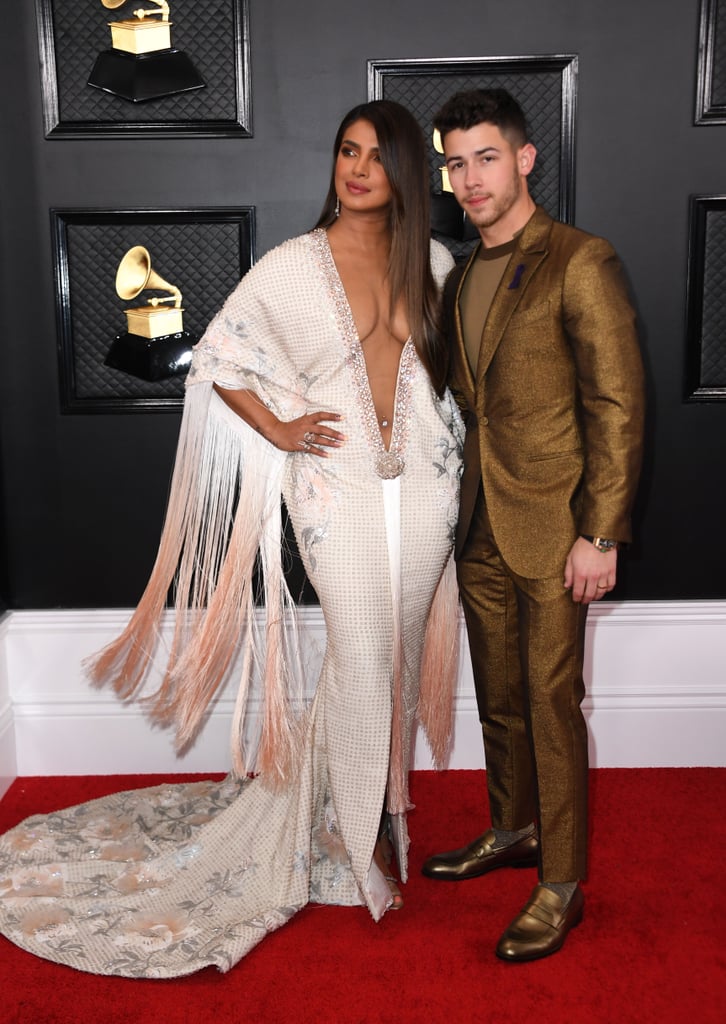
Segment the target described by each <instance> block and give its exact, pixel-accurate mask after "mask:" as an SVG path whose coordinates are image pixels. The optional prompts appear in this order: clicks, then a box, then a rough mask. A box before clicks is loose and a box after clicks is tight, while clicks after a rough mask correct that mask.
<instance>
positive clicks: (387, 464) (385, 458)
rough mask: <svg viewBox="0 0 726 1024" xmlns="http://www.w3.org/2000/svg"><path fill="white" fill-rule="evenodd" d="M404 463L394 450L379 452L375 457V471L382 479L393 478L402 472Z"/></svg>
mask: <svg viewBox="0 0 726 1024" xmlns="http://www.w3.org/2000/svg"><path fill="white" fill-rule="evenodd" d="M404 465H405V463H404V461H403V459H402V458H401V456H400V455H396V453H395V452H381V454H380V455H378V456H377V457H376V473H377V474H378V476H379V477H380V478H381V479H382V480H395V479H396V477H397V476H400V475H401V473H403V467H404Z"/></svg>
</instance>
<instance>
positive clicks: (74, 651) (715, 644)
mask: <svg viewBox="0 0 726 1024" xmlns="http://www.w3.org/2000/svg"><path fill="white" fill-rule="evenodd" d="M128 615H129V612H128V611H99V610H95V611H94V610H91V611H17V612H10V613H8V614H7V615H6V616H4V617H3V619H0V795H1V793H2V792H3V791H4V789H3V787H5V788H7V785H8V784H9V782H10V781H12V779H13V778H14V777H15V776H16V775H20V776H27V775H85V774H92V775H103V774H116V773H119V774H125V773H134V772H138V773H149V772H170V773H171V772H217V771H226V770H227V768H228V767H229V753H228V746H229V727H230V722H231V714H232V705H233V694H232V687H231V686H230V687H229V688H228V690H227V691H225V692H224V693H223V694H222V695H221V697H220V699H219V700H218V701H217V703H216V705H215V707H214V709H213V711H212V712H211V713H210V715H209V718H208V721H207V722H206V724H205V726H204V729H203V731H202V733H201V734H200V736H199V738H198V740H197V742H196V743H195V745H194V747H193V748H192V749H191V750H190V751H189V752H188V753H187V754H185V756H184V757H177V756H176V754H175V753H174V750H173V745H172V737H171V734H170V733H169V732H167V731H161V730H157V729H152V728H151V727H150V726H149V723H148V721H147V719H145V718H144V717H143V716H142V714H141V711H140V709H139V707H138V705H135V704H128V705H125V704H122V703H120V702H119V701H118V700H117V699H116V698H115V697H114V696H113V695H112V694H111V693H109V692H106V691H103V690H102V691H98V690H94V689H92V688H91V687H89V686H88V684H87V683H86V681H85V679H84V677H83V674H82V670H81V661H82V660H83V658H85V657H86V656H88V655H89V654H90V653H92V652H94V651H96V650H98V649H99V648H100V647H102V646H103V645H104V644H105V643H107V642H108V641H109V640H111V639H112V638H113V637H114V636H116V635H117V634H118V632H119V631H120V629H121V628H122V627H123V625H124V624H125V622H126V620H127V618H128ZM300 617H301V620H302V625H303V634H304V636H305V638H306V639H305V654H306V659H307V661H308V662H309V667H310V676H311V679H312V680H313V681H314V678H315V675H316V671H317V665H318V664H319V660H320V657H321V652H322V649H323V647H324V643H325V629H324V624H323V620H322V615H321V612H320V609H319V608H318V607H306V608H302V609H301V611H300ZM724 652H726V602H723V601H718V602H716V601H692V602H626V603H622V604H617V603H611V604H600V605H596V606H594V607H593V608H592V609H591V612H590V615H589V618H588V627H587V657H586V680H587V684H588V696H587V698H586V700H585V705H584V707H585V714H586V717H587V719H588V724H589V728H590V736H591V763H592V765H593V766H594V767H601V768H608V767H680V766H696V765H701V766H724V765H726V743H724V737H725V736H726V671H724ZM152 683H153V680H152ZM414 767H415V768H416V769H428V768H430V767H431V761H430V758H429V754H428V750H427V748H426V745H425V741H424V740H423V738H422V737H419V738H418V739H417V743H416V751H415V759H414ZM449 767H451V768H482V767H484V757H483V752H482V744H481V731H480V727H479V722H478V716H477V712H476V702H475V698H474V689H473V681H472V675H471V667H470V665H469V658H468V650H467V646H466V638H465V636H464V631H463V629H462V661H461V670H460V675H459V683H458V689H457V695H456V703H455V730H454V744H453V748H452V751H451V756H450V759H449Z"/></svg>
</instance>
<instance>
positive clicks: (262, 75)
mask: <svg viewBox="0 0 726 1024" xmlns="http://www.w3.org/2000/svg"><path fill="white" fill-rule="evenodd" d="M88 7H89V14H88V16H89V17H93V16H95V15H96V14H97V12H96V11H95V9H94V4H93V3H92V2H89V5H88ZM198 8H201V9H203V8H204V4H200V5H198ZM99 9H101V8H100V4H99ZM698 9H699V4H698V2H697V0H638V2H637V3H633V0H610V2H609V3H607V4H604V3H602V0H513V2H510V3H501V2H500V0H456V2H455V3H453V4H451V5H450V6H449V8H448V10H445V8H444V6H442V5H441V4H440V3H436V2H434V0H397V2H396V3H395V4H393V3H391V2H390V0H367V3H366V4H364V5H362V6H361V5H357V6H354V7H353V8H351V7H350V6H345V5H341V4H340V3H337V2H335V3H334V2H332V0H310V2H308V3H306V4H300V3H299V2H298V0H252V2H251V39H252V103H253V125H254V137H253V138H251V139H237V140H232V139H166V140H165V139H141V140H131V139H129V140H125V139H104V138H95V139H94V138H91V139H86V140H62V139H56V140H46V139H44V137H43V127H42V116H41V94H40V89H41V77H40V72H39V58H38V47H37V35H36V25H35V17H34V10H33V4H32V3H30V2H28V3H24V4H20V5H16V7H15V9H14V12H13V18H12V19H11V20H10V21H9V22H8V24H7V25H6V27H5V31H4V32H3V33H2V40H1V42H0V46H2V53H1V54H0V75H1V76H2V78H1V79H0V90H1V91H0V95H1V96H2V98H3V102H2V105H1V107H2V112H1V113H0V117H1V118H2V140H3V155H2V167H1V170H0V174H1V180H0V214H1V216H2V227H1V237H0V245H1V246H2V249H1V252H0V256H1V259H2V263H1V269H0V275H1V276H0V342H1V343H2V367H3V372H2V374H0V402H1V405H0V445H1V454H2V458H1V461H0V468H1V471H2V475H1V476H0V496H1V497H2V501H3V503H4V507H3V508H2V510H1V511H2V515H1V516H0V528H2V529H4V544H5V549H6V554H7V566H6V571H5V572H0V585H1V586H3V587H4V590H5V593H4V600H5V603H6V604H8V605H9V606H10V607H17V608H44V607H56V606H61V607H96V606H99V607H104V606H128V605H131V604H133V603H135V601H136V599H137V597H138V595H139V592H140V589H141V587H142V585H143V582H144V580H145V578H146V575H147V573H148V570H149V567H150V564H151V562H152V559H153V555H154V551H155V546H156V542H157V539H158V532H159V526H160V522H161V518H162V513H163V506H164V500H165V496H166V491H167V485H168V479H169V474H170V467H171V460H172V457H173V452H174V445H175V437H176V432H177V430H178V423H179V418H178V414H177V413H171V414H169V413H161V414H143V415H139V414H133V415H128V414H126V415H118V414H117V415H61V414H60V403H59V386H58V362H57V351H56V345H57V338H56V325H55V313H54V299H53V266H52V251H51V243H50V231H49V216H48V210H49V208H50V207H109V206H110V207H116V208H134V207H137V206H143V207H152V208H153V207H166V208H169V207H172V208H174V207H197V206H246V205H254V206H255V207H256V211H257V212H256V223H257V256H258V257H259V256H260V255H262V253H264V252H265V251H266V250H267V249H269V248H270V247H271V246H272V245H273V244H276V243H277V242H279V241H281V240H282V239H284V238H286V237H289V236H290V235H293V234H296V233H298V232H300V231H303V230H305V229H306V228H308V227H309V226H310V225H311V224H312V223H313V222H314V220H315V217H316V215H317V212H318V209H319V206H320V203H321V200H322V196H323V194H324V191H325V187H326V183H327V176H328V172H329V159H330V157H329V149H330V144H331V139H332V135H333V132H334V130H335V127H336V126H337V123H338V121H339V119H340V117H341V116H342V114H343V113H345V111H346V110H347V109H349V108H350V107H351V106H353V105H354V104H355V103H358V102H360V101H362V100H364V99H365V98H366V60H367V59H369V58H377V59H381V58H406V57H410V58H430V57H455V56H502V55H515V54H554V53H576V54H578V55H579V62H580V63H579V89H578V120H577V163H576V166H577V173H576V218H575V219H576V222H577V223H578V225H579V226H581V227H583V228H585V229H587V230H589V231H593V232H596V233H599V234H603V235H605V236H606V237H608V238H609V239H610V240H611V241H612V242H613V243H614V245H615V246H616V248H617V249H618V251H619V253H620V255H621V256H622V258H623V260H624V263H625V265H626V267H627V270H628V273H629V276H630V279H631V281H632V285H633V289H634V292H635V294H636V298H637V302H638V307H639V312H640V316H641V325H642V337H643V345H644V350H645V356H646V361H647V367H648V375H649V384H650V413H649V437H648V454H647V460H646V468H645V474H644V479H643V486H642V489H641V494H640V498H639V502H638V507H637V511H636V529H637V535H638V540H637V542H636V544H635V545H634V547H633V549H632V550H631V552H630V555H629V557H628V558H627V560H626V563H625V568H624V571H623V574H622V575H623V579H622V582H621V585H620V586H619V589H618V592H617V596H619V597H621V598H631V599H683V598H723V597H726V531H725V530H724V527H723V524H724V485H723V483H722V481H723V476H724V473H723V466H724V457H723V453H724V448H725V447H726V444H725V442H726V404H723V403H718V402H716V403H709V404H707V403H701V404H692V403H685V402H684V401H683V390H684V387H683V379H684V364H685V285H686V261H687V220H688V197H689V194H691V193H726V126H724V127H718V126H708V127H695V126H694V124H693V111H694V95H695V80H696V55H697V39H698ZM199 16H200V17H203V14H202V13H201V12H200V15H199Z"/></svg>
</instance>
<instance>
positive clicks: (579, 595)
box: [565, 537, 618, 604]
mask: <svg viewBox="0 0 726 1024" xmlns="http://www.w3.org/2000/svg"><path fill="white" fill-rule="evenodd" d="M617 565H618V552H617V549H616V548H614V549H613V550H612V551H605V552H602V551H598V550H597V548H596V547H595V545H594V544H591V543H590V541H589V540H585V538H584V537H578V538H577V540H576V541H575V543H574V544H573V545H572V548H571V549H570V553H569V555H568V556H567V561H566V562H565V587H566V588H567V589H568V590H572V600H573V601H575V602H577V603H578V604H590V602H591V601H599V600H600V599H601V598H603V597H605V595H606V594H608V593H609V592H610V591H611V590H612V589H613V587H614V586H615V580H616V578H617Z"/></svg>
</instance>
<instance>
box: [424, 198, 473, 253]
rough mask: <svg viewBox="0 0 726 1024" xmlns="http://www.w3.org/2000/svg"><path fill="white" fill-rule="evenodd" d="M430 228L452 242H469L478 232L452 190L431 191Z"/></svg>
mask: <svg viewBox="0 0 726 1024" xmlns="http://www.w3.org/2000/svg"><path fill="white" fill-rule="evenodd" d="M431 229H432V231H435V232H437V234H439V235H443V236H444V237H445V238H450V239H451V240H452V241H454V242H470V241H471V240H472V239H475V238H477V239H478V238H479V232H478V231H477V229H476V228H475V227H474V225H473V224H472V223H471V221H470V220H469V219H468V217H466V216H465V214H464V211H463V210H462V208H461V207H460V206H459V203H458V200H457V199H456V198H455V196H454V194H453V193H452V192H432V193H431Z"/></svg>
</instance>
